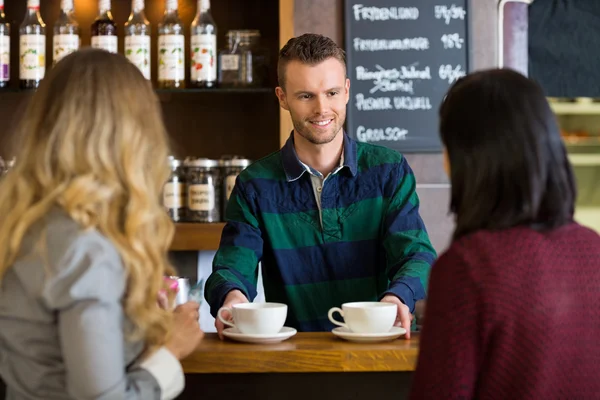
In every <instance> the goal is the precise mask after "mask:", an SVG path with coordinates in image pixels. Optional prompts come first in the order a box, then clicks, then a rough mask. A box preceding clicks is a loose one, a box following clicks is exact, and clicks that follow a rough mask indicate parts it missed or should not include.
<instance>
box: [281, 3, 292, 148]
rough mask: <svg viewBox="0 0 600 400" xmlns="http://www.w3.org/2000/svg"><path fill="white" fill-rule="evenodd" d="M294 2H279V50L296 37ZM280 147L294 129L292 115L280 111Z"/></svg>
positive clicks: (282, 110)
mask: <svg viewBox="0 0 600 400" xmlns="http://www.w3.org/2000/svg"><path fill="white" fill-rule="evenodd" d="M294 4H295V1H294V0H279V48H280V49H281V48H282V47H283V46H285V44H286V43H287V42H288V40H290V39H291V38H292V37H294V26H295V24H294ZM279 120H280V123H279V145H280V147H282V146H283V145H284V144H285V141H286V140H287V139H288V137H289V136H290V132H291V131H292V129H294V126H293V124H292V118H291V117H290V113H289V112H288V111H286V110H284V109H283V108H280V109H279Z"/></svg>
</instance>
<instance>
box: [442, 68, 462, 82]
mask: <svg viewBox="0 0 600 400" xmlns="http://www.w3.org/2000/svg"><path fill="white" fill-rule="evenodd" d="M439 75H440V79H442V80H444V81H446V80H447V81H448V83H449V84H453V83H454V82H456V81H457V80H459V79H460V78H462V77H463V76H465V75H467V73H466V72H465V70H463V69H462V66H461V65H457V66H456V67H453V66H452V65H450V64H445V65H440V70H439Z"/></svg>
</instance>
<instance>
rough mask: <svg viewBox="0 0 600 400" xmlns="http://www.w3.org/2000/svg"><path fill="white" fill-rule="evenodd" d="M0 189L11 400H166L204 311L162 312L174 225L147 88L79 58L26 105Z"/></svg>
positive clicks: (2, 343)
mask: <svg viewBox="0 0 600 400" xmlns="http://www.w3.org/2000/svg"><path fill="white" fill-rule="evenodd" d="M25 115H26V117H25V118H24V119H23V121H22V124H21V126H20V130H19V132H18V134H19V135H20V137H21V138H22V143H21V144H20V146H19V152H18V153H17V163H16V164H15V166H14V169H13V170H12V171H11V172H9V173H8V174H7V175H6V176H5V177H4V178H2V181H1V182H0V375H1V377H2V379H3V380H4V381H5V382H6V385H7V398H8V399H11V400H21V399H45V400H47V399H111V400H113V399H144V400H151V399H172V398H174V397H176V396H177V395H178V394H179V393H180V392H181V390H182V389H183V385H184V376H183V372H182V369H181V366H180V363H179V361H178V360H179V359H181V358H183V357H185V356H187V355H188V354H189V353H191V352H192V351H193V349H194V348H195V347H196V346H197V344H198V343H199V341H200V340H201V338H202V335H203V334H202V332H201V330H200V327H199V325H198V305H197V304H194V303H187V304H185V305H183V306H180V307H179V308H177V309H176V310H175V312H171V311H166V310H164V309H162V308H160V307H159V306H158V305H157V304H158V302H157V294H158V293H159V291H161V289H163V276H164V275H165V274H171V273H172V268H171V266H170V265H169V263H168V261H167V249H168V245H169V242H170V240H171V238H172V234H173V225H172V223H171V222H170V220H169V218H168V217H167V215H166V214H165V212H164V211H163V209H162V208H161V205H160V202H159V198H160V191H161V187H162V184H163V182H165V180H166V179H167V177H168V170H167V169H166V166H167V162H166V160H167V157H168V144H167V138H166V134H165V129H164V126H163V122H162V120H161V111H160V108H159V105H158V103H157V100H156V97H155V95H154V92H153V91H152V88H151V86H150V85H149V84H148V82H147V81H146V80H145V79H144V78H143V76H142V75H141V73H140V72H139V71H138V70H137V69H136V67H134V66H133V65H132V64H130V63H129V62H128V61H127V60H126V59H125V58H124V57H122V56H119V55H114V54H109V53H107V52H104V51H101V50H92V49H86V50H82V51H79V52H77V53H74V54H72V55H70V56H69V57H66V58H65V59H64V60H62V61H61V62H60V63H58V64H57V66H56V67H55V68H53V69H52V70H51V71H50V73H49V74H48V75H47V77H46V79H44V81H43V82H42V84H41V86H40V88H39V90H38V91H37V93H35V95H34V96H33V97H32V99H31V102H30V104H29V108H28V110H27V112H26V114H25Z"/></svg>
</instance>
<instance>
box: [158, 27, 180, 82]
mask: <svg viewBox="0 0 600 400" xmlns="http://www.w3.org/2000/svg"><path fill="white" fill-rule="evenodd" d="M184 48H185V42H184V37H183V35H160V36H159V37H158V80H159V81H183V80H184V79H185V63H184Z"/></svg>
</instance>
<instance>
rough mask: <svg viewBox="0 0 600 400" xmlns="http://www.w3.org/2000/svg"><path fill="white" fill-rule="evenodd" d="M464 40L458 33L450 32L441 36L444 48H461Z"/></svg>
mask: <svg viewBox="0 0 600 400" xmlns="http://www.w3.org/2000/svg"><path fill="white" fill-rule="evenodd" d="M464 42H465V40H464V39H463V38H461V37H460V35H459V34H458V33H450V34H445V35H444V36H442V43H443V44H444V49H454V48H457V49H462V45H463V43H464Z"/></svg>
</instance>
